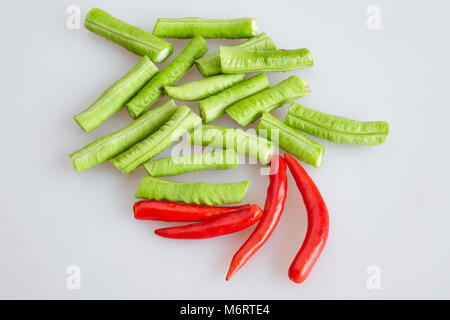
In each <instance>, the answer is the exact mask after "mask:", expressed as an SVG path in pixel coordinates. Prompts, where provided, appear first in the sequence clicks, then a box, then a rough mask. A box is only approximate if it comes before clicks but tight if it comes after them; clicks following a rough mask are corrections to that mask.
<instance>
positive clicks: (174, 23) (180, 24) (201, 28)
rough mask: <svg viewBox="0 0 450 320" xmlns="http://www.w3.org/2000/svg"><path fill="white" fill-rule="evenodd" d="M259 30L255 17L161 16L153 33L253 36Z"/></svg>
mask: <svg viewBox="0 0 450 320" xmlns="http://www.w3.org/2000/svg"><path fill="white" fill-rule="evenodd" d="M257 32H258V27H257V26H256V19H255V18H241V19H204V18H178V19H166V18H159V19H158V20H157V21H156V24H155V28H154V29H153V34H154V35H155V36H157V37H161V38H178V39H183V38H192V37H194V36H195V35H200V36H202V37H203V38H209V39H211V38H228V39H239V38H251V37H254V36H255V35H256V33H257Z"/></svg>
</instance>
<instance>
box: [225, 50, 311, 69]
mask: <svg viewBox="0 0 450 320" xmlns="http://www.w3.org/2000/svg"><path fill="white" fill-rule="evenodd" d="M219 52H220V67H221V71H222V73H241V72H255V71H261V72H263V71H290V70H296V69H301V68H306V67H311V66H313V65H314V62H313V59H312V57H311V54H310V52H309V50H308V49H306V48H303V49H295V50H252V49H242V48H236V47H225V46H220V50H219Z"/></svg>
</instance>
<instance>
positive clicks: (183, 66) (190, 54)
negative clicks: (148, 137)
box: [127, 36, 208, 118]
mask: <svg viewBox="0 0 450 320" xmlns="http://www.w3.org/2000/svg"><path fill="white" fill-rule="evenodd" d="M206 51H208V44H207V43H206V41H205V39H203V38H202V37H200V36H195V37H194V38H193V39H192V40H191V41H190V42H189V43H188V45H187V46H186V47H185V48H184V49H183V51H181V53H180V54H179V55H178V56H177V57H176V58H175V59H174V60H172V61H171V62H170V63H169V65H168V66H167V67H166V68H165V69H163V70H162V71H161V72H159V73H158V74H157V75H156V76H154V77H153V78H152V79H151V80H150V81H149V82H148V83H147V84H146V85H145V87H144V88H142V90H141V91H139V92H138V93H137V94H136V96H135V97H134V98H133V99H131V100H130V101H129V102H128V103H127V109H128V112H129V113H130V115H131V116H132V117H133V118H137V117H138V116H139V115H140V114H142V112H144V111H145V110H146V109H148V108H149V107H150V106H152V105H153V104H154V103H155V102H156V101H157V100H158V99H159V98H161V97H162V96H163V88H164V86H171V85H173V84H175V83H176V82H177V81H178V80H180V79H181V78H182V77H183V75H184V74H185V73H186V72H187V71H188V70H189V69H190V68H191V66H192V65H193V64H194V61H195V60H196V59H198V58H200V57H201V56H202V55H203V54H205V52H206Z"/></svg>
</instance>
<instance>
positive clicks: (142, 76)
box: [74, 56, 158, 132]
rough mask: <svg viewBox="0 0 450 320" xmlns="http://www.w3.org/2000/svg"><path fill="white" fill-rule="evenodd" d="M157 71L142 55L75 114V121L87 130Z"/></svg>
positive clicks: (117, 107)
mask: <svg viewBox="0 0 450 320" xmlns="http://www.w3.org/2000/svg"><path fill="white" fill-rule="evenodd" d="M157 72H158V68H157V67H156V66H155V65H154V64H153V63H152V62H151V60H150V58H148V57H147V56H143V57H142V59H141V60H140V61H139V63H138V64H137V65H136V66H135V67H134V68H133V69H131V70H130V71H129V72H128V73H127V74H126V75H125V76H123V77H122V78H120V79H119V80H118V81H116V82H115V83H114V84H113V85H112V86H111V87H109V88H108V89H107V90H106V91H104V92H103V93H102V95H101V96H100V97H99V98H98V99H97V100H95V102H94V103H93V104H91V105H90V106H89V107H88V108H87V109H86V110H84V111H83V112H81V113H79V114H77V115H76V116H75V117H74V119H75V121H76V122H77V123H78V124H79V125H80V126H81V127H82V128H83V129H84V130H85V131H87V132H91V131H92V130H94V129H95V128H97V127H98V126H99V125H100V124H101V123H102V122H103V121H105V120H106V119H108V118H109V117H111V116H112V115H113V114H114V113H116V112H117V111H119V110H120V109H121V108H122V107H123V106H124V105H125V103H127V102H128V101H129V100H130V99H131V98H132V97H133V96H134V95H135V94H136V93H137V92H138V91H139V90H141V89H142V87H143V86H144V85H145V84H146V83H147V82H148V81H149V80H150V79H151V78H152V77H153V76H154V75H155V74H156V73H157Z"/></svg>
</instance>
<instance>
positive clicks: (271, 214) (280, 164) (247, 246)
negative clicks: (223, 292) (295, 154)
mask: <svg viewBox="0 0 450 320" xmlns="http://www.w3.org/2000/svg"><path fill="white" fill-rule="evenodd" d="M270 163H271V164H270V182H269V187H268V189H267V197H266V203H265V206H264V212H263V214H262V217H261V220H260V221H259V223H258V225H257V226H256V228H255V230H254V231H253V233H252V234H251V235H250V237H249V238H248V239H247V241H246V242H245V243H244V244H243V245H242V247H241V248H240V249H239V250H238V251H237V252H236V253H235V255H234V256H233V260H232V261H231V265H230V268H229V270H228V274H227V277H226V280H229V279H230V278H231V277H232V276H233V275H234V274H235V273H236V272H237V271H238V270H239V269H240V268H242V266H243V265H244V264H245V263H246V262H247V261H248V260H249V259H250V258H251V256H252V255H253V254H255V252H256V251H258V249H259V248H261V247H262V245H263V244H264V243H265V242H266V241H267V240H268V239H269V237H270V235H271V234H272V232H273V230H275V227H276V226H277V224H278V221H279V220H280V216H281V213H282V212H283V209H284V202H285V200H286V190H287V178H286V162H285V161H284V159H283V157H281V156H280V155H275V156H273V157H272V159H271V161H270Z"/></svg>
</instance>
